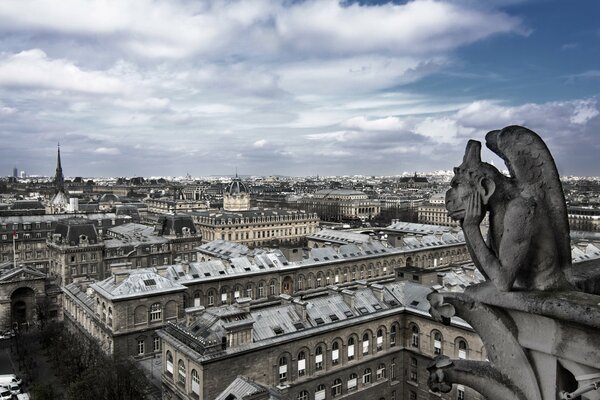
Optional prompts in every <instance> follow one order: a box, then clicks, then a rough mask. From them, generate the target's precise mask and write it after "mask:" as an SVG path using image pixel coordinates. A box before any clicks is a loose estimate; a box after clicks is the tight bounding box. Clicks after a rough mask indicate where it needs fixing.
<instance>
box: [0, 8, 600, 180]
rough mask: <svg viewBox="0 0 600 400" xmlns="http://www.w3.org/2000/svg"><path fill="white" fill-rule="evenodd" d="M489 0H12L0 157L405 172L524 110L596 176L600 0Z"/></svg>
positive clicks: (572, 165)
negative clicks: (200, 0) (57, 1)
mask: <svg viewBox="0 0 600 400" xmlns="http://www.w3.org/2000/svg"><path fill="white" fill-rule="evenodd" d="M479 3H480V2H476V1H470V0H456V1H448V2H437V1H429V0H424V1H408V2H396V3H395V4H392V3H389V2H382V1H362V2H351V1H347V2H341V3H339V2H336V1H298V2H296V1H291V2H290V1H244V2H242V1H229V2H220V1H217V2H211V3H207V4H194V3H191V2H185V1H177V2H166V1H153V2H150V1H141V2H135V3H129V2H120V3H114V4H106V3H104V2H100V1H95V0H89V1H76V0H72V1H68V2H63V3H62V6H61V7H56V6H55V5H54V4H52V3H51V2H44V1H18V2H3V3H2V4H0V26H1V28H0V137H1V138H2V143H3V146H2V148H1V150H0V168H2V170H4V171H7V174H8V171H12V168H13V167H15V166H17V167H18V168H19V171H21V170H25V171H27V172H28V173H31V174H38V175H51V174H52V171H53V168H54V165H55V162H56V159H55V156H56V143H57V142H59V141H60V142H61V152H62V154H63V158H64V161H65V171H66V174H67V175H68V176H132V175H134V174H135V175H139V176H183V175H185V174H186V173H188V172H189V173H190V174H191V175H192V176H209V175H219V174H227V173H228V171H234V169H235V167H237V168H238V169H239V171H241V172H243V174H244V175H288V176H310V175H338V176H339V175H367V176H370V175H377V176H381V175H399V174H401V173H402V172H405V171H435V170H447V169H450V168H452V167H453V166H455V165H457V164H459V163H460V160H461V159H462V153H463V152H464V143H465V141H466V139H467V138H477V139H479V140H483V138H484V136H485V133H486V132H487V131H488V130H491V129H497V128H502V127H504V126H506V125H510V124H523V125H525V126H527V127H529V128H531V129H533V130H534V131H536V132H538V133H539V134H540V135H541V136H542V137H543V138H544V140H545V141H546V142H547V143H548V146H549V147H550V149H551V151H552V153H553V154H554V156H555V158H556V162H557V165H558V168H559V171H560V173H561V174H562V175H584V176H597V175H600V170H599V169H598V163H597V161H596V154H598V151H599V150H600V149H599V147H600V141H599V140H598V131H599V128H600V117H599V115H600V105H599V103H598V96H599V91H598V89H597V87H598V80H599V79H600V70H599V69H598V65H599V63H598V61H599V60H600V54H599V52H600V49H599V46H598V42H599V39H600V27H599V26H598V23H597V21H596V20H595V18H594V17H595V16H596V15H598V12H599V11H600V6H599V5H598V4H597V3H595V2H593V1H579V2H577V3H576V4H575V5H574V4H573V3H567V2H560V1H540V0H532V1H526V0H522V1H521V0H495V1H491V2H485V3H486V4H485V5H482V4H479ZM484 158H485V159H486V161H492V160H493V161H494V163H495V164H496V166H498V168H500V169H504V166H503V164H502V162H501V160H499V159H497V158H492V156H491V153H489V152H486V153H484ZM230 173H233V172H230Z"/></svg>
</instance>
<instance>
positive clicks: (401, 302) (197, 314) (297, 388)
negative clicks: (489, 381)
mask: <svg viewBox="0 0 600 400" xmlns="http://www.w3.org/2000/svg"><path fill="white" fill-rule="evenodd" d="M429 292H430V289H429V288H427V287H424V286H421V285H417V284H414V283H411V282H394V283H388V284H385V285H379V284H370V285H367V284H366V283H364V282H358V283H356V284H355V287H353V288H352V289H351V290H349V289H341V288H337V287H331V288H330V290H329V291H328V292H326V293H324V294H323V295H320V296H316V297H311V298H306V297H305V298H304V299H300V298H293V297H290V296H285V295H282V296H281V297H280V300H279V301H278V302H277V303H274V304H271V305H270V306H268V307H263V308H258V309H252V308H251V307H249V299H244V298H240V299H238V300H237V302H236V303H235V304H232V305H226V306H220V307H216V308H211V309H203V307H197V308H193V309H188V310H186V314H187V315H186V319H185V320H182V321H180V322H179V323H169V324H167V325H166V327H165V328H164V329H163V330H161V331H160V332H159V336H160V337H161V338H162V342H163V346H162V358H163V363H162V368H163V370H162V377H163V378H162V382H163V397H164V398H166V399H214V398H226V397H225V396H224V395H223V394H222V392H224V391H227V390H231V388H230V387H228V386H230V384H231V383H232V382H233V381H235V380H236V379H238V378H237V377H238V376H242V377H245V380H246V381H251V382H255V383H256V384H257V385H259V386H261V387H268V388H270V389H271V391H272V392H273V393H275V394H276V397H279V398H281V399H291V400H308V399H318V400H324V399H332V398H337V397H339V398H347V399H357V400H358V399H381V398H384V399H398V400H400V399H425V398H427V399H429V398H431V397H430V396H431V394H430V392H429V390H428V387H427V377H428V374H427V371H426V366H427V365H428V364H429V363H430V362H431V360H432V359H433V358H434V357H435V356H437V355H439V354H448V355H453V356H456V357H459V358H463V359H473V360H481V359H485V356H486V355H485V352H482V351H483V350H482V344H481V341H480V340H479V338H478V337H477V335H476V334H474V332H473V331H472V329H471V328H470V327H469V326H468V325H466V324H464V323H462V322H461V321H460V320H456V321H453V322H452V324H451V325H450V326H443V325H441V324H439V323H437V322H435V321H433V320H432V319H431V317H429V315H428V313H427V309H428V307H429V305H428V303H427V300H426V296H427V294H428V293H429ZM219 396H221V397H219ZM435 398H441V399H457V398H458V399H480V398H481V397H480V396H479V395H478V394H477V393H476V392H474V391H472V390H470V389H468V388H464V387H457V388H456V389H455V390H454V391H453V392H451V393H448V394H445V395H442V396H436V397H435Z"/></svg>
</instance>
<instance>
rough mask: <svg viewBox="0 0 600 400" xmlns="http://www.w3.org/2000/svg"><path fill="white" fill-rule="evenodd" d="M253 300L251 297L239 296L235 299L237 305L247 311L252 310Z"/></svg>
mask: <svg viewBox="0 0 600 400" xmlns="http://www.w3.org/2000/svg"><path fill="white" fill-rule="evenodd" d="M251 301H252V299H251V298H250V297H238V298H237V299H235V305H236V306H237V307H238V308H239V309H241V310H243V311H245V312H250V302H251Z"/></svg>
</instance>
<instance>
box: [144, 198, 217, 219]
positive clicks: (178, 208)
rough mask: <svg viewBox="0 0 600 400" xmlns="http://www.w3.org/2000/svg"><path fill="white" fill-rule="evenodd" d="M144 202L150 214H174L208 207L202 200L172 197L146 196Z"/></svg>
mask: <svg viewBox="0 0 600 400" xmlns="http://www.w3.org/2000/svg"><path fill="white" fill-rule="evenodd" d="M144 204H146V206H147V207H148V213H150V214H159V215H160V214H176V213H182V212H183V213H188V212H192V211H201V210H206V209H207V208H208V206H207V204H206V201H204V200H182V199H172V198H166V197H163V198H158V199H153V198H147V199H144Z"/></svg>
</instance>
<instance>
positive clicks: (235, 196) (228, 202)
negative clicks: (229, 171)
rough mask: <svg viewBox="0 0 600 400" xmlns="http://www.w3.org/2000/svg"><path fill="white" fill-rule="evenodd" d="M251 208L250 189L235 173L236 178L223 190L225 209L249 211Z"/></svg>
mask: <svg viewBox="0 0 600 400" xmlns="http://www.w3.org/2000/svg"><path fill="white" fill-rule="evenodd" d="M249 209H250V189H249V188H248V186H247V185H246V184H245V183H244V182H242V180H241V179H240V178H239V177H238V176H237V174H235V178H234V179H233V180H232V181H231V183H230V184H229V185H227V186H226V187H225V189H224V190H223V210H225V211H248V210H249Z"/></svg>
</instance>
